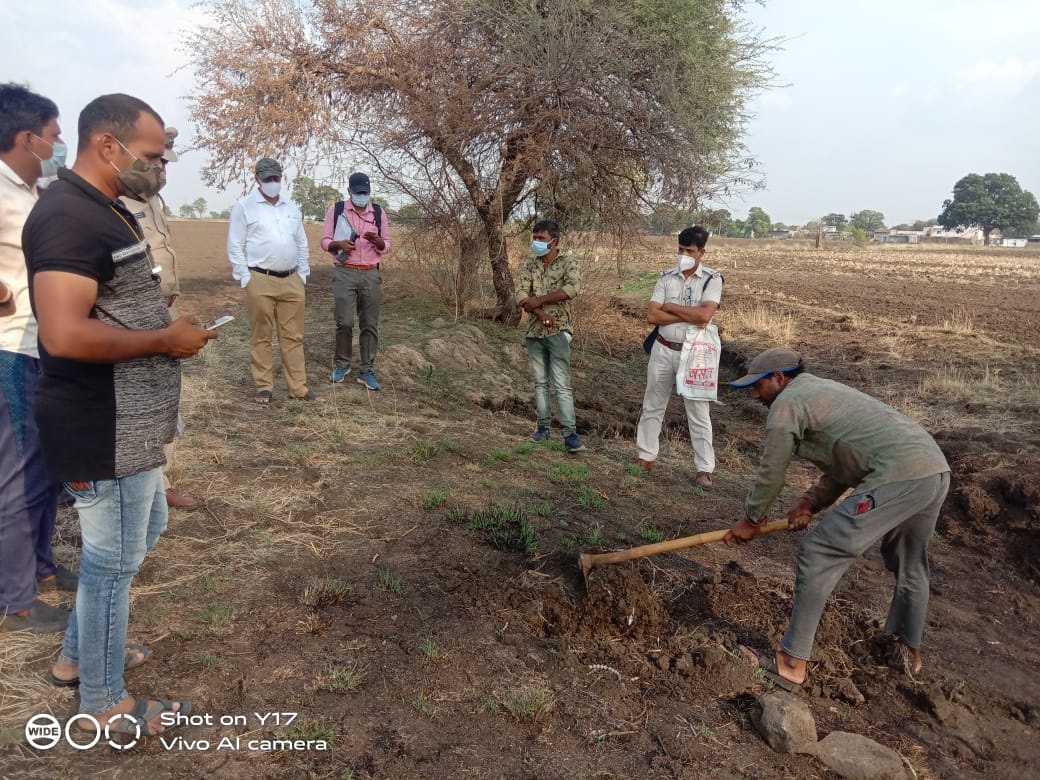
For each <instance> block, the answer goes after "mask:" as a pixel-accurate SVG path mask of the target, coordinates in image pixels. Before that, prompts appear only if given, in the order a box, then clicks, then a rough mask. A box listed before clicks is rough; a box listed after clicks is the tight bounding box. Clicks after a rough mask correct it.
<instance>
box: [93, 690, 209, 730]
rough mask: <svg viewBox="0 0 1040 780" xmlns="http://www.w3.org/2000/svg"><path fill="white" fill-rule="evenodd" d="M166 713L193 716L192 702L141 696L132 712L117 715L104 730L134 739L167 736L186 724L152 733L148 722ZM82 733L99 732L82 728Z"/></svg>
mask: <svg viewBox="0 0 1040 780" xmlns="http://www.w3.org/2000/svg"><path fill="white" fill-rule="evenodd" d="M174 704H179V705H180V707H179V708H178V709H176V710H175V709H174V708H173V705H174ZM164 712H172V713H174V714H175V715H177V716H181V715H184V716H188V715H191V702H190V701H178V702H173V701H170V700H169V699H151V700H149V699H148V698H147V697H145V696H139V697H137V698H135V699H134V706H133V709H131V710H130V712H127V713H123V717H121V718H120V717H117V716H115V715H113V716H111V718H110V719H109V720H108V721H107V723H106V724H103V728H107V729H108V733H110V734H128V735H130V736H132V737H154V736H155V735H156V734H165V733H166V732H167V731H172V730H173V729H175V728H177V727H178V726H183V725H184V723H181V722H179V718H178V722H177V723H174V724H172V725H170V726H166V727H164V728H160V729H159V730H157V731H152V730H151V729H150V728H149V727H148V721H150V720H153V719H154V718H156V717H157V716H159V715H162V714H163V713H164ZM94 719H95V720H99V718H98V716H97V715H95V716H94ZM80 731H83V732H86V733H90V734H96V733H97V731H95V730H93V729H84V728H80Z"/></svg>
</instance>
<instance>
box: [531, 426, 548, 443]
mask: <svg viewBox="0 0 1040 780" xmlns="http://www.w3.org/2000/svg"><path fill="white" fill-rule="evenodd" d="M527 438H529V439H530V440H531V441H548V440H549V429H548V428H539V429H538V430H537V431H535V432H534V433H532V434H531V435H530V436H528V437H527Z"/></svg>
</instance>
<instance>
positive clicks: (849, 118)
mask: <svg viewBox="0 0 1040 780" xmlns="http://www.w3.org/2000/svg"><path fill="white" fill-rule="evenodd" d="M4 5H5V7H4V12H3V14H4V25H3V31H2V32H0V80H2V81H15V82H19V83H27V84H29V86H30V87H31V88H32V89H33V90H34V91H36V92H39V93H40V94H43V95H46V96H47V97H49V98H51V99H52V100H54V101H55V102H56V103H57V104H58V107H59V109H60V110H61V112H62V116H61V120H60V121H61V124H62V128H63V131H64V132H63V138H64V140H65V141H66V142H67V143H68V144H69V146H70V155H69V156H70V160H71V159H72V158H73V157H74V154H75V152H74V149H75V143H76V132H75V130H76V118H77V116H78V115H79V111H80V109H82V108H83V106H84V105H86V104H87V103H88V102H89V101H90V100H92V99H93V98H95V97H97V96H98V95H101V94H105V93H108V92H127V93H129V94H132V95H135V96H137V97H140V98H142V99H144V100H145V101H147V102H148V103H150V104H151V105H152V106H153V107H154V108H155V109H156V110H157V111H158V112H159V113H160V114H161V115H162V116H163V118H164V119H165V120H166V123H167V124H168V125H172V126H174V127H177V128H178V130H180V137H179V138H178V142H177V147H176V148H178V149H184V148H186V147H188V146H190V145H191V144H192V142H193V141H194V140H195V130H194V128H193V127H192V124H191V122H190V120H189V110H188V104H187V102H186V100H185V97H184V96H186V95H188V94H189V93H190V92H191V91H192V90H193V88H194V84H195V74H194V72H193V71H192V69H191V68H190V63H189V62H188V57H187V54H186V53H185V52H184V51H183V48H182V46H181V43H180V42H181V40H182V38H183V35H184V33H185V32H186V31H190V30H192V29H196V28H197V27H198V26H199V25H200V24H202V23H204V22H205V19H206V16H205V12H204V11H203V10H201V9H199V8H198V7H197V6H196V4H195V2H194V0H91V2H90V3H83V2H79V1H77V2H72V1H71V0H36V1H35V2H31V3H25V2H22V3H14V2H10V3H5V4H4ZM744 17H745V19H746V20H747V21H748V22H749V23H750V24H752V25H753V26H755V27H756V28H758V29H760V30H761V32H762V35H763V36H764V37H766V38H774V39H779V40H780V49H779V50H778V51H776V52H774V53H772V54H770V55H769V57H768V60H769V62H770V64H771V65H772V67H773V69H774V71H775V74H776V76H775V79H774V81H775V86H773V87H771V88H770V89H768V90H766V91H765V92H763V93H762V94H760V95H758V96H756V97H755V98H754V100H753V101H752V103H751V105H750V108H751V111H752V112H753V114H754V115H755V116H754V118H753V119H752V120H751V122H750V123H749V125H748V132H747V135H746V136H745V138H744V141H745V144H746V146H747V147H748V151H749V152H750V154H751V155H753V156H754V157H755V158H756V159H757V161H758V167H757V170H758V172H759V174H760V175H761V176H762V177H763V180H764V184H765V188H764V189H762V190H758V191H755V192H750V193H747V194H745V195H743V196H736V197H733V198H731V199H730V200H729V201H727V202H725V203H721V204H718V205H721V206H723V207H726V208H729V209H730V211H732V212H733V215H734V216H736V217H743V216H745V215H746V213H747V210H748V208H750V207H751V206H760V207H762V208H763V209H765V211H766V212H767V213H768V214H769V215H770V217H771V218H772V220H773V221H774V222H783V223H785V224H804V223H805V222H806V221H808V220H810V219H815V218H819V217H821V216H823V215H824V214H827V213H830V212H839V213H844V214H846V215H848V214H851V213H852V212H855V211H860V210H862V209H872V210H875V211H880V212H882V213H883V214H884V215H885V218H886V223H887V224H888V225H895V224H898V223H901V222H912V221H913V220H915V219H928V218H931V217H935V216H936V215H937V214H938V213H939V211H940V210H941V208H942V203H943V200H945V199H946V198H948V197H950V196H951V194H952V189H953V185H954V184H955V183H956V182H957V180H958V179H960V178H961V177H962V176H964V175H966V174H968V173H989V172H997V173H1010V174H1011V175H1013V176H1015V177H1016V178H1017V179H1018V181H1019V183H1020V184H1021V185H1022V187H1023V188H1024V189H1027V190H1029V191H1030V192H1033V193H1034V194H1036V195H1038V196H1040V2H1037V0H986V2H985V3H982V2H981V1H980V0H941V1H940V0H841V2H834V0H770V1H769V2H767V3H766V4H765V5H764V6H759V5H757V4H752V3H749V4H748V5H747V6H746V7H745V11H744ZM203 155H204V153H203V152H200V151H190V150H189V151H184V152H182V156H181V159H180V161H179V162H177V163H173V164H171V166H170V168H169V170H168V180H169V183H168V184H167V186H166V189H165V190H163V196H164V197H165V198H166V200H167V202H168V203H169V204H170V206H171V208H172V209H173V211H174V213H176V212H177V210H178V209H179V207H180V206H181V205H182V204H183V203H187V202H190V201H192V200H194V199H195V198H197V197H199V196H202V197H204V198H205V199H206V200H207V203H208V204H209V208H210V209H213V210H218V211H219V210H222V209H224V208H228V207H230V205H231V203H233V202H234V200H235V199H236V198H237V197H238V196H239V195H241V194H242V190H241V189H240V188H233V189H229V190H225V191H223V192H220V191H217V190H214V189H209V188H207V187H205V186H204V185H203V184H202V181H201V178H200V175H199V171H200V169H201V168H202V167H203V165H204V163H205V159H204V156H203ZM287 173H288V174H289V175H291V173H292V172H291V171H289V172H287ZM327 183H330V184H333V185H334V186H339V187H340V189H345V187H342V183H339V182H327Z"/></svg>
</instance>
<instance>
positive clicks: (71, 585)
mask: <svg viewBox="0 0 1040 780" xmlns="http://www.w3.org/2000/svg"><path fill="white" fill-rule="evenodd" d="M37 585H38V586H39V589H40V592H41V593H48V592H50V591H54V590H67V591H68V592H69V593H75V592H76V588H77V587H78V586H79V577H78V576H77V575H76V573H75V572H74V571H70V570H69V569H66V568H65V567H64V566H62V565H61V564H60V563H59V564H58V565H57V566H55V567H54V574H53V575H52V576H50V577H45V578H44V579H42V580H40V581H39V582H38V583H37Z"/></svg>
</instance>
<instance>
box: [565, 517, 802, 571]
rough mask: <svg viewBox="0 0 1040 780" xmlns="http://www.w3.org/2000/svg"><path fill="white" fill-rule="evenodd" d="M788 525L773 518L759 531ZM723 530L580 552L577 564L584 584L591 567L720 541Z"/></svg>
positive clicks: (766, 532)
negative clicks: (614, 549) (594, 552)
mask: <svg viewBox="0 0 1040 780" xmlns="http://www.w3.org/2000/svg"><path fill="white" fill-rule="evenodd" d="M787 526H788V521H787V519H786V518H785V519H783V520H774V521H773V522H771V523H766V527H765V528H763V529H762V531H761V533H763V534H768V533H772V532H773V531H781V530H783V529H785V528H787ZM728 530H729V529H726V530H725V531H705V532H704V533H702V534H694V535H693V536H683V537H680V538H679V539H672V540H670V541H667V542H657V543H656V544H644V545H642V546H640V547H630V548H629V549H627V550H618V551H617V552H611V553H602V554H600V555H589V554H588V553H582V554H581V555H580V556H578V566H580V567H581V573H582V575H584V577H585V582H586V584H587V583H588V580H589V572H591V571H592V570H593V569H596V568H599V567H600V566H607V565H608V564H611V563H623V562H624V561H632V560H635V559H636V558H646V557H647V556H648V555H657V554H658V553H663V552H672V551H673V550H685V549H686V548H687V547H696V546H697V545H699V544H711V543H712V542H721V541H722V538H723V537H724V536H725V535H726V532H727V531H728Z"/></svg>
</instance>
